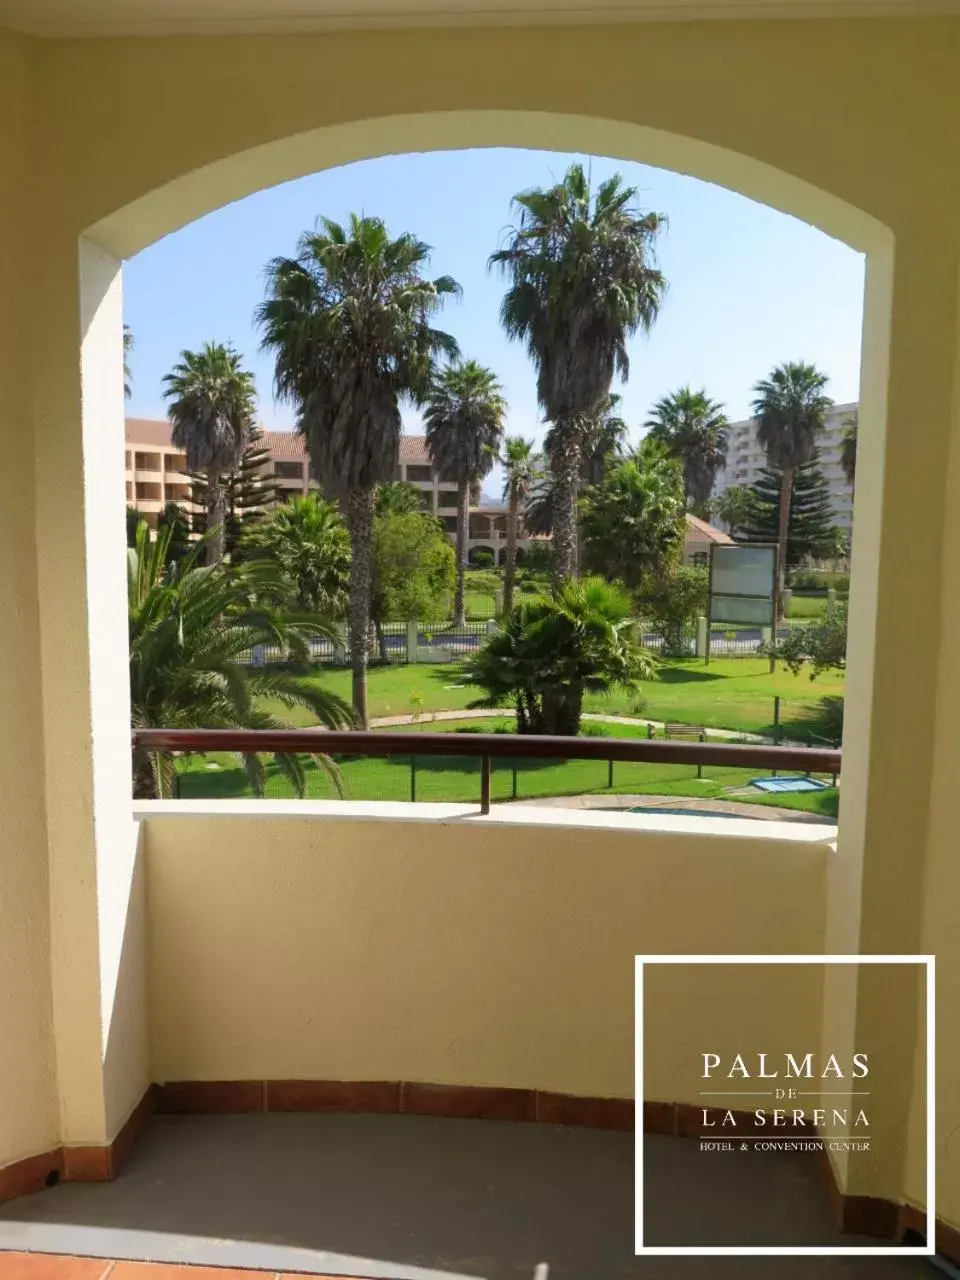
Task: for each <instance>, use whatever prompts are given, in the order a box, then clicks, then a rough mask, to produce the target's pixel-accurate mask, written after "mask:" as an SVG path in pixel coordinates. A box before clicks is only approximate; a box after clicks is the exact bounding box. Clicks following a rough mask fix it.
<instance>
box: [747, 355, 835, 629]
mask: <svg viewBox="0 0 960 1280" xmlns="http://www.w3.org/2000/svg"><path fill="white" fill-rule="evenodd" d="M827 382H828V378H827V375H826V374H825V373H821V372H820V371H819V370H818V369H817V368H816V367H815V366H814V365H812V364H804V363H802V362H788V363H787V364H781V365H778V366H777V367H776V368H775V369H774V370H773V371H772V373H771V374H770V377H769V378H765V379H763V380H762V381H760V382H758V383H757V384H756V386H755V387H754V389H753V390H754V401H753V420H754V422H755V423H756V427H757V440H758V441H759V443H760V447H761V448H762V449H763V450H764V451H765V452H766V455H767V463H768V465H769V466H770V468H771V469H772V470H774V471H779V472H780V474H781V475H782V477H783V484H782V485H781V486H780V510H779V513H778V521H777V546H778V548H779V569H778V576H779V582H778V584H777V585H778V591H777V596H778V600H779V601H781V602H782V599H783V587H784V583H785V581H786V577H785V575H786V569H787V536H788V531H789V527H790V499H791V496H792V494H793V483H794V477H795V475H796V471H797V468H798V467H802V466H803V465H804V463H807V462H810V461H811V460H812V458H813V456H814V453H815V451H816V447H817V440H818V439H819V437H820V435H821V433H822V432H823V428H824V425H825V423H826V416H827V410H828V409H829V408H830V406H831V405H832V404H833V401H832V400H831V399H830V397H829V396H828V395H826V394H825V393H824V388H825V387H826V385H827ZM778 608H779V609H782V604H780V605H779V606H778Z"/></svg>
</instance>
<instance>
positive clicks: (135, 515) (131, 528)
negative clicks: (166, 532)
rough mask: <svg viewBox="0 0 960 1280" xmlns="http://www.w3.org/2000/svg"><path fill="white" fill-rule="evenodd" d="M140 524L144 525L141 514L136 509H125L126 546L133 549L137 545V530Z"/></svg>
mask: <svg viewBox="0 0 960 1280" xmlns="http://www.w3.org/2000/svg"><path fill="white" fill-rule="evenodd" d="M141 524H146V521H145V520H144V518H143V513H142V512H140V511H138V510H137V508H136V507H127V546H128V547H135V546H136V545H137V529H138V528H139V527H140V525H141Z"/></svg>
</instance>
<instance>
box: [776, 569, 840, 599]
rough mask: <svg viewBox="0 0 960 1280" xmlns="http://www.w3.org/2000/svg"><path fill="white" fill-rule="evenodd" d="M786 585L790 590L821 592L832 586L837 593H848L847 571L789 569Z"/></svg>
mask: <svg viewBox="0 0 960 1280" xmlns="http://www.w3.org/2000/svg"><path fill="white" fill-rule="evenodd" d="M787 585H788V586H789V587H790V589H791V591H801V592H802V591H814V592H823V593H826V591H827V590H828V589H829V588H830V587H833V589H834V590H835V591H836V592H837V594H838V595H841V596H845V595H849V593H850V575H849V573H830V572H828V571H826V570H823V571H821V570H819V569H791V570H790V571H789V573H788V574H787Z"/></svg>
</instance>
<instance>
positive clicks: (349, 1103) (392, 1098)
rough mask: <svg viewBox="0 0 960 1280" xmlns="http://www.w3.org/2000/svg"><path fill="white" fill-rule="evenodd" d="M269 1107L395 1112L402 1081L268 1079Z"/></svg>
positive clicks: (294, 1109)
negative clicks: (399, 1082)
mask: <svg viewBox="0 0 960 1280" xmlns="http://www.w3.org/2000/svg"><path fill="white" fill-rule="evenodd" d="M266 1109H267V1110H268V1111H342V1112H349V1113H358V1112H378V1113H381V1114H382V1113H393V1112H397V1111H399V1110H400V1085H399V1084H398V1083H397V1082H396V1081H388V1080H268V1081H267V1085H266Z"/></svg>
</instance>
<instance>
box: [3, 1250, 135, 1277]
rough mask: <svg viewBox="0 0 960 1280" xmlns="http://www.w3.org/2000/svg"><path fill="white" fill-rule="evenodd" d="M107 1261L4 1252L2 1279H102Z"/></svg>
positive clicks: (107, 1264)
mask: <svg viewBox="0 0 960 1280" xmlns="http://www.w3.org/2000/svg"><path fill="white" fill-rule="evenodd" d="M109 1266H110V1263H109V1262H107V1261H106V1259H104V1258H62V1257H60V1256H59V1255H57V1254H49V1253H0V1280H100V1278H101V1276H103V1275H104V1273H105V1272H106V1270H107V1268H108V1267H109Z"/></svg>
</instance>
